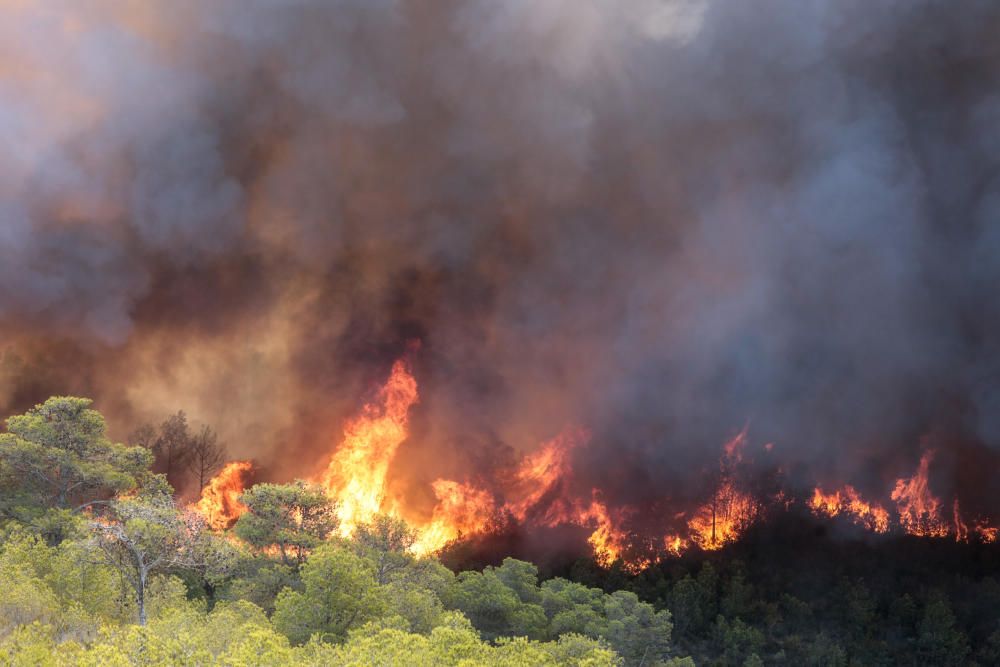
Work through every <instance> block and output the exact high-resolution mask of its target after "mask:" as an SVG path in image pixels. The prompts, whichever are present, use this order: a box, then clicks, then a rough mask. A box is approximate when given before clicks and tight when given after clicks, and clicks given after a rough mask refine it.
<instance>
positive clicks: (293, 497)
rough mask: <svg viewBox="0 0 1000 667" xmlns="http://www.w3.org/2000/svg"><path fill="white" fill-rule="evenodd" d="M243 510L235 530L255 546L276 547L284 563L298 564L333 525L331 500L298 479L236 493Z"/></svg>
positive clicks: (334, 526) (296, 565) (254, 487)
mask: <svg viewBox="0 0 1000 667" xmlns="http://www.w3.org/2000/svg"><path fill="white" fill-rule="evenodd" d="M240 501H241V502H242V503H243V504H244V505H246V507H247V511H246V512H245V513H244V514H243V515H241V516H240V518H239V520H238V521H237V522H236V526H235V530H236V534H237V535H238V536H239V537H240V538H241V539H243V540H244V541H246V542H247V543H248V544H250V545H251V546H254V547H256V548H257V549H276V550H277V552H278V554H279V555H280V556H281V560H282V562H283V563H284V564H285V565H288V566H291V567H295V568H297V567H299V566H301V565H302V562H303V561H304V560H305V558H306V556H307V555H308V554H309V552H310V551H311V550H313V549H315V548H316V547H317V546H319V545H320V544H322V543H323V541H324V540H325V539H326V538H327V537H328V536H329V535H330V533H332V532H333V531H334V530H335V529H336V528H337V514H336V508H335V506H334V504H333V503H332V502H331V501H330V499H329V498H327V496H326V494H325V493H324V492H323V490H322V489H321V488H319V487H317V486H311V485H308V484H306V483H305V482H302V481H296V482H294V483H292V484H256V485H254V486H253V487H251V488H250V489H249V490H248V491H246V492H245V493H244V494H243V495H242V496H240Z"/></svg>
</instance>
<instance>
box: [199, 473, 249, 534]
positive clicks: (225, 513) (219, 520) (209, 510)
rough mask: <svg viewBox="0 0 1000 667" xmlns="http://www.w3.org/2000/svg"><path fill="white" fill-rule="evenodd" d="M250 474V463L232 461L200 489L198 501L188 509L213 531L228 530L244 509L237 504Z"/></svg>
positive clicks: (239, 503)
mask: <svg viewBox="0 0 1000 667" xmlns="http://www.w3.org/2000/svg"><path fill="white" fill-rule="evenodd" d="M252 471H253V463H252V462H250V461H233V462H231V463H227V464H226V466H225V467H224V468H223V469H222V471H221V472H219V474H218V475H216V476H215V477H213V478H212V479H211V480H210V481H209V483H208V484H206V485H205V488H204V489H202V492H201V498H200V499H199V500H198V502H196V503H194V504H193V505H191V509H192V510H194V511H195V512H197V513H198V514H200V515H201V516H202V517H204V519H205V522H206V523H207V524H208V525H209V526H210V527H212V528H213V529H215V530H224V529H226V528H229V527H230V526H232V525H233V524H234V523H236V520H237V519H239V518H240V515H241V514H243V513H244V512H246V510H247V507H246V505H244V504H243V503H241V502H240V495H242V494H243V491H244V490H245V489H246V486H247V482H248V479H249V477H250V474H251V472H252Z"/></svg>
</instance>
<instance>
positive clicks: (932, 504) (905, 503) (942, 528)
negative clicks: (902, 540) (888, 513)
mask: <svg viewBox="0 0 1000 667" xmlns="http://www.w3.org/2000/svg"><path fill="white" fill-rule="evenodd" d="M933 458H934V454H933V452H930V451H927V452H924V454H923V456H921V457H920V465H919V467H918V468H917V472H916V474H915V475H914V476H913V477H909V478H905V477H904V478H901V479H897V480H896V486H895V488H893V490H892V494H891V495H890V497H891V498H892V499H893V500H894V501H895V502H896V508H897V510H898V511H899V523H900V525H902V527H903V529H904V530H905V531H906V532H908V533H910V534H911V535H921V536H925V537H944V536H946V535H947V534H948V525H947V524H946V523H945V522H944V521H943V520H942V518H941V501H940V500H938V499H937V497H935V496H934V494H933V493H931V490H930V486H929V484H928V479H927V478H928V472H929V469H930V465H931V460H932V459H933Z"/></svg>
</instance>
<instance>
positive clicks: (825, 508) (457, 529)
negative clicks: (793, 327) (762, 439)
mask: <svg viewBox="0 0 1000 667" xmlns="http://www.w3.org/2000/svg"><path fill="white" fill-rule="evenodd" d="M418 401H419V391H418V385H417V380H416V378H415V377H414V375H413V371H412V368H411V364H410V362H409V361H408V359H406V358H402V359H399V360H397V361H396V362H395V363H394V364H393V365H392V368H391V371H390V373H389V377H388V378H387V379H386V381H385V382H384V383H383V384H382V385H381V386H379V387H378V388H377V390H376V391H374V393H373V397H372V398H371V399H370V400H369V401H367V402H365V403H364V404H363V405H362V407H361V409H360V410H359V412H358V414H357V415H355V416H354V417H352V418H350V419H348V421H347V424H346V426H345V427H344V432H343V436H342V438H341V439H340V441H339V443H338V444H337V445H335V446H334V447H333V449H332V451H331V452H330V453H329V455H328V463H327V464H326V465H325V466H324V467H323V468H322V470H321V472H319V473H317V474H316V475H315V477H314V479H313V481H314V482H316V483H318V484H319V487H318V488H321V489H323V490H324V491H325V493H326V494H327V496H328V497H329V498H330V500H332V501H333V502H334V503H335V506H336V508H337V513H338V516H339V526H338V528H337V532H338V533H339V534H340V535H341V536H343V537H350V536H351V535H352V534H353V532H354V530H355V528H356V527H357V526H358V525H360V524H366V523H368V522H370V521H372V520H373V519H374V518H375V517H376V516H378V515H389V516H395V517H399V518H402V519H404V520H406V521H407V522H409V523H410V524H411V525H412V526H413V527H414V528H415V529H416V538H415V540H414V542H413V544H412V545H411V546H410V550H411V551H412V552H414V553H416V554H429V553H433V552H437V551H440V550H441V549H443V548H444V547H446V546H448V545H449V544H451V543H453V542H455V541H457V540H463V539H466V540H475V539H477V538H482V537H484V536H487V535H488V534H489V533H490V532H491V531H497V530H504V526H505V525H507V526H509V525H510V524H511V523H513V524H514V525H517V526H521V527H523V528H529V529H530V528H532V527H534V528H536V529H556V528H560V527H562V528H567V527H568V528H575V529H579V530H581V531H584V532H585V533H586V535H587V536H586V544H587V545H588V548H589V549H590V550H591V553H592V555H593V557H594V559H595V561H596V562H597V563H598V564H599V565H601V566H603V567H610V566H611V565H612V564H614V563H621V564H622V565H623V566H624V567H625V569H627V570H629V571H632V572H637V571H639V570H641V569H643V568H645V567H648V566H649V565H650V564H652V563H654V562H656V561H657V560H660V559H663V558H669V557H676V556H680V555H682V554H684V553H685V552H686V551H688V550H689V549H691V548H692V547H697V548H699V549H701V550H703V551H715V550H718V549H721V548H722V547H724V546H725V545H727V544H732V543H734V542H736V541H737V540H739V539H740V537H741V536H742V535H743V534H744V533H745V532H746V531H747V530H748V529H749V528H750V527H751V526H752V525H754V524H755V523H756V522H759V521H762V520H766V518H767V516H768V514H769V513H773V512H776V511H782V510H784V511H787V510H788V509H789V508H791V507H792V506H793V505H795V504H799V505H801V506H803V507H805V508H807V509H808V510H809V511H810V512H811V513H812V514H813V515H814V516H816V517H820V518H829V519H837V518H843V519H845V520H846V521H847V522H849V523H850V524H852V525H855V526H857V527H859V528H861V529H864V530H865V531H868V532H871V533H873V534H879V535H881V534H888V533H898V534H909V535H914V536H918V537H930V538H944V537H951V538H953V539H955V540H956V541H968V540H970V539H976V540H978V541H981V542H986V543H990V542H993V541H995V540H996V538H997V532H998V531H997V527H996V526H994V525H992V523H991V520H990V518H988V517H981V516H965V515H964V514H963V513H962V511H961V506H960V501H959V498H958V497H957V496H956V497H954V498H953V499H952V500H951V501H950V502H946V501H943V500H942V499H941V498H940V497H939V496H937V495H935V493H934V492H933V491H932V488H931V481H930V477H931V471H932V463H933V460H934V452H933V451H931V450H928V451H925V452H924V453H923V455H922V456H921V457H920V461H919V463H918V465H917V469H916V471H915V472H914V473H913V475H912V476H907V477H900V478H898V479H897V480H896V482H895V485H894V486H893V488H892V489H890V490H889V493H888V498H889V500H891V502H892V503H893V504H892V505H890V506H889V507H891V509H888V510H887V509H885V507H884V506H883V505H882V504H880V503H879V502H877V501H876V500H869V499H865V498H864V497H862V495H861V493H860V492H859V491H858V490H857V489H856V488H855V487H854V486H852V485H850V484H846V485H844V486H843V487H841V488H840V489H836V490H833V491H824V490H823V488H822V487H820V486H817V487H815V488H814V489H813V490H812V492H811V494H809V493H804V494H799V496H798V497H797V496H795V495H794V494H789V493H788V492H786V491H785V490H781V489H779V490H777V491H776V492H772V493H770V494H767V493H762V492H761V491H760V490H759V489H757V488H754V481H755V480H754V476H755V475H760V471H759V469H755V468H753V467H752V466H749V467H748V464H752V463H753V461H750V460H748V459H747V458H746V457H747V448H748V431H749V429H748V428H744V429H743V430H742V431H740V432H739V433H738V434H737V435H736V436H734V437H733V438H731V439H730V440H729V441H727V442H726V443H725V444H724V445H723V446H722V452H721V457H720V460H719V465H718V469H717V471H716V472H715V473H714V474H710V475H707V476H706V479H708V480H713V479H714V483H713V484H712V488H713V491H712V492H711V494H710V495H709V497H708V498H706V499H704V500H703V502H702V503H701V504H700V505H695V506H694V507H692V508H691V509H685V508H683V507H674V508H672V509H673V514H671V515H670V519H671V520H670V521H668V522H666V524H665V528H663V529H662V530H663V532H662V533H661V534H660V535H655V534H654V535H650V534H648V533H643V532H640V531H639V530H637V529H636V528H635V526H636V525H637V524H636V523H634V522H633V518H634V517H635V516H636V515H638V514H640V511H639V509H638V508H636V507H632V506H629V505H615V504H610V503H609V502H608V500H607V499H606V497H605V495H604V493H603V492H602V490H601V489H600V488H596V487H595V488H589V489H586V488H583V487H581V486H580V485H579V484H578V483H577V479H576V476H575V474H574V466H573V463H574V458H575V457H576V456H577V455H579V454H580V453H581V452H583V451H585V450H586V448H587V446H588V443H589V442H590V440H591V438H592V437H593V436H592V434H591V433H589V432H588V431H587V430H585V429H583V428H580V427H568V428H566V429H564V430H563V432H562V433H560V434H558V435H557V436H556V437H554V438H552V439H551V440H549V441H546V442H543V443H542V444H540V445H539V446H537V448H535V449H534V450H532V451H528V452H527V453H525V454H524V455H523V456H522V457H521V459H520V461H518V462H517V463H516V464H514V465H513V466H512V467H510V468H505V469H499V470H496V471H495V474H494V476H493V477H492V478H491V479H489V480H485V481H480V482H478V483H477V482H475V481H471V480H454V479H446V478H437V479H435V480H433V481H432V482H431V483H430V488H431V491H432V494H433V497H434V499H435V502H434V505H433V507H432V508H431V509H430V511H429V512H428V511H423V512H421V511H420V508H419V507H413V506H409V505H408V504H407V500H406V497H405V496H404V495H402V494H401V493H398V492H396V491H394V490H395V489H397V488H399V487H398V485H394V484H393V483H392V482H393V479H392V475H393V474H400V473H399V472H398V471H396V472H395V473H394V467H393V464H394V462H395V459H396V457H397V455H398V453H399V450H400V448H401V447H405V445H406V443H407V439H408V437H409V436H410V430H409V422H410V412H411V410H412V409H413V407H414V406H415V405H416V404H417V403H418ZM772 451H773V447H772V446H771V445H766V446H765V447H763V448H761V452H762V453H764V454H765V455H769V454H770V453H771V452H772ZM402 474H405V472H404V473H402ZM252 478H253V465H252V463H251V462H249V461H235V462H232V463H229V464H227V465H226V466H225V467H224V468H223V470H222V471H221V472H220V473H219V474H218V475H217V476H216V477H215V478H213V479H212V480H211V481H210V482H209V483H208V484H207V485H206V487H205V488H204V490H203V491H202V494H201V498H200V499H199V500H198V501H197V502H196V503H194V504H193V505H192V508H193V509H195V510H196V511H197V512H199V513H200V514H202V515H203V516H204V518H205V520H206V521H207V523H208V524H209V525H210V526H212V527H213V528H215V529H218V530H221V529H224V528H228V527H229V526H231V525H232V524H233V523H234V522H235V521H236V519H238V518H239V516H240V515H241V514H242V513H243V512H245V511H246V506H245V505H243V504H242V503H241V502H240V500H239V498H240V495H241V494H242V493H243V492H244V491H245V490H246V489H247V488H249V486H250V484H251V481H252ZM945 508H949V509H950V511H945Z"/></svg>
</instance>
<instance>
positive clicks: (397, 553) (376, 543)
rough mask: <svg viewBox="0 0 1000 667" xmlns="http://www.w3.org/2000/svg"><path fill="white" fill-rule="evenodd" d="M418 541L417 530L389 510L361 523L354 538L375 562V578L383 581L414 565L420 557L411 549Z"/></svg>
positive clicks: (361, 549) (361, 550)
mask: <svg viewBox="0 0 1000 667" xmlns="http://www.w3.org/2000/svg"><path fill="white" fill-rule="evenodd" d="M416 541H417V533H416V531H415V530H413V529H412V528H410V527H409V526H408V525H406V522H405V521H403V520H402V519H400V518H398V517H394V516H391V515H389V514H378V515H376V516H375V517H374V518H373V519H372V520H371V521H369V522H367V523H362V524H359V525H358V526H357V528H356V529H355V531H354V535H353V536H352V538H351V542H352V544H354V546H355V548H356V549H357V551H358V552H359V553H360V554H361V555H362V556H364V557H366V558H368V559H369V560H371V562H372V563H373V564H374V565H375V578H376V579H377V580H378V582H379V583H380V584H386V583H388V582H389V580H390V578H391V577H392V576H393V575H394V574H396V573H398V572H401V571H402V570H404V569H406V568H408V567H410V566H412V564H413V563H414V562H415V560H416V559H415V558H414V556H413V555H412V554H411V553H410V549H411V547H413V545H414V543H416Z"/></svg>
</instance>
